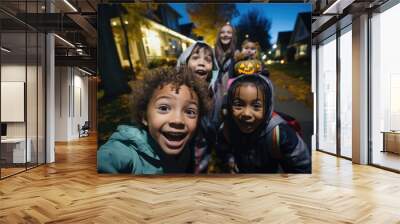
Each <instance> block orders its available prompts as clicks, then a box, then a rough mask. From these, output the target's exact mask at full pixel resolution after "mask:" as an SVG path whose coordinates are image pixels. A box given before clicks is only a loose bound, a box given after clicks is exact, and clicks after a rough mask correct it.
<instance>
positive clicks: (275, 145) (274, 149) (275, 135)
mask: <svg viewBox="0 0 400 224" xmlns="http://www.w3.org/2000/svg"><path fill="white" fill-rule="evenodd" d="M284 123H286V122H285V120H283V118H282V117H280V116H279V115H278V114H277V113H275V112H274V113H273V114H272V118H271V120H270V121H269V123H268V126H267V138H268V143H269V144H268V145H269V146H270V147H269V148H270V150H271V151H270V154H271V155H272V157H273V158H274V159H278V160H279V159H282V153H281V150H280V129H279V124H284Z"/></svg>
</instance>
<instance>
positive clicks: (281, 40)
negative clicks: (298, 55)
mask: <svg viewBox="0 0 400 224" xmlns="http://www.w3.org/2000/svg"><path fill="white" fill-rule="evenodd" d="M292 33H293V32H292V31H283V32H279V33H278V39H277V41H276V49H275V60H282V59H283V60H287V54H286V53H287V48H288V45H289V42H290V38H291V36H292Z"/></svg>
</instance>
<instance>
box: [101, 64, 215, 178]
mask: <svg viewBox="0 0 400 224" xmlns="http://www.w3.org/2000/svg"><path fill="white" fill-rule="evenodd" d="M135 84H136V86H135V88H133V94H132V95H133V98H134V101H133V103H134V106H133V109H134V116H133V117H134V121H135V122H136V124H135V125H120V126H118V128H117V131H116V132H114V133H113V134H112V135H111V137H110V138H109V139H108V141H107V142H106V143H105V144H104V145H102V146H101V147H100V148H99V150H98V151H97V169H98V172H99V173H131V174H163V173H192V172H193V169H194V164H193V161H194V151H193V147H190V146H189V145H191V144H193V143H191V142H192V138H193V136H194V135H195V132H196V131H197V129H198V127H199V123H200V119H201V117H202V116H203V115H205V114H206V113H207V111H208V107H209V106H208V100H207V86H206V85H205V83H203V82H202V81H200V80H198V79H196V78H194V76H193V75H192V74H191V72H190V71H188V70H187V69H180V70H179V71H176V69H173V68H160V69H155V70H152V71H150V72H149V73H148V74H146V75H145V76H144V80H139V81H137V82H136V83H135Z"/></svg>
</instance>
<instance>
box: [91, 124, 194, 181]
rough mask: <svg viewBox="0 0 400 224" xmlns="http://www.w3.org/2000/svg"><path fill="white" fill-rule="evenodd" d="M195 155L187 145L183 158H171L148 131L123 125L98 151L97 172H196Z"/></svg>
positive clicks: (183, 151) (181, 155) (182, 153)
mask: <svg viewBox="0 0 400 224" xmlns="http://www.w3.org/2000/svg"><path fill="white" fill-rule="evenodd" d="M192 154H193V151H191V150H190V149H189V147H187V146H185V148H184V149H183V150H182V152H181V153H180V154H179V155H177V156H170V155H167V154H165V153H164V151H163V150H162V149H161V148H160V146H159V145H158V144H157V142H155V141H154V139H153V138H152V137H151V136H150V134H149V133H148V131H147V130H145V129H142V128H138V127H136V126H128V125H119V126H118V128H117V131H116V132H114V133H113V134H112V135H111V137H110V138H109V139H108V141H107V142H106V143H105V144H104V145H102V146H100V148H99V150H98V151H97V170H98V172H99V173H131V174H163V173H185V172H192V170H191V169H192V168H193V163H192V160H193V159H192V158H193V156H192Z"/></svg>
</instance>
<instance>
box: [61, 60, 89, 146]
mask: <svg viewBox="0 0 400 224" xmlns="http://www.w3.org/2000/svg"><path fill="white" fill-rule="evenodd" d="M83 75H84V74H83V73H82V72H80V71H79V70H78V69H76V68H73V67H56V91H55V107H56V108H55V116H56V117H55V119H56V134H55V140H56V141H70V140H73V139H77V138H79V133H78V124H79V125H81V126H82V125H83V124H84V123H85V121H87V120H88V117H89V111H88V78H87V77H86V76H83ZM79 107H81V108H79Z"/></svg>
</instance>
